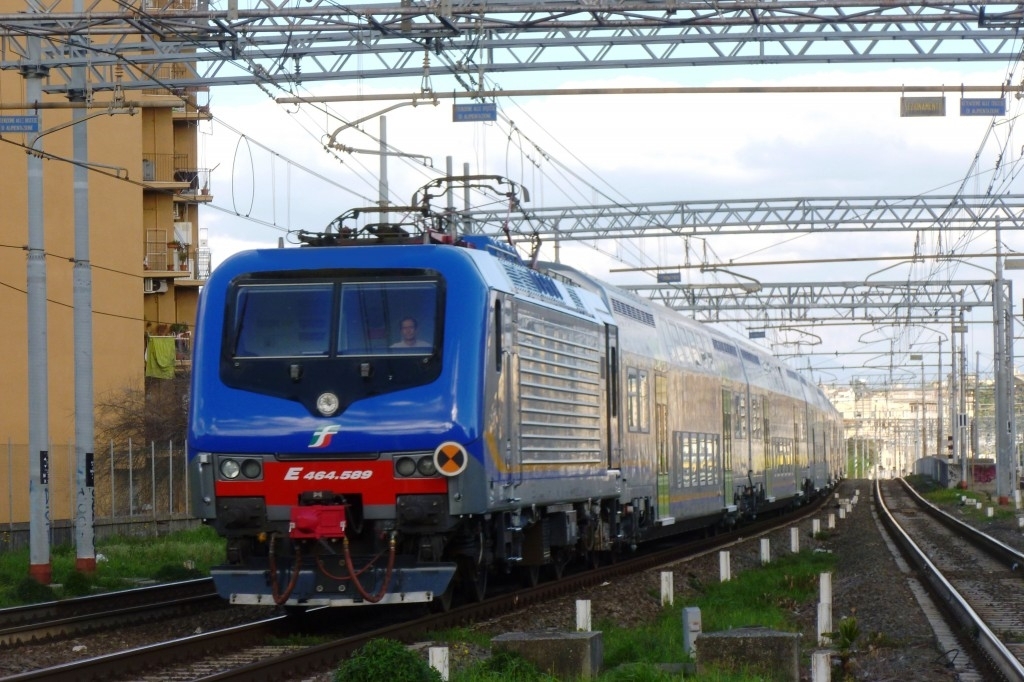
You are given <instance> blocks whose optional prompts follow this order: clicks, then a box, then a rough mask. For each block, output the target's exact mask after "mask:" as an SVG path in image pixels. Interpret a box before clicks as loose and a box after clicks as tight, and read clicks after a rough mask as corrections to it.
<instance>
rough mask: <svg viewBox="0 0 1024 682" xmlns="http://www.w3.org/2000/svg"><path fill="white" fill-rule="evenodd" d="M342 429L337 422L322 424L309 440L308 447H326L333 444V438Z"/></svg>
mask: <svg viewBox="0 0 1024 682" xmlns="http://www.w3.org/2000/svg"><path fill="white" fill-rule="evenodd" d="M340 429H341V427H340V426H338V425H337V424H331V425H330V426H321V427H320V428H319V429H317V430H316V431H314V432H313V437H312V438H311V439H310V441H309V445H307V446H306V447H310V448H326V447H327V446H328V445H330V444H331V439H332V438H334V434H336V433H337V432H338V431H339V430H340Z"/></svg>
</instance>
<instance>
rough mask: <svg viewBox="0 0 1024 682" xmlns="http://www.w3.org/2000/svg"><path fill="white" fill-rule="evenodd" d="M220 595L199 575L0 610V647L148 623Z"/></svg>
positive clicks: (210, 600) (191, 608)
mask: <svg viewBox="0 0 1024 682" xmlns="http://www.w3.org/2000/svg"><path fill="white" fill-rule="evenodd" d="M219 599H220V597H218V596H217V592H216V591H215V590H214V587H213V581H212V580H210V579H209V578H202V579H197V580H186V581H182V582H175V583H165V584H161V585H151V586H147V587H139V588H135V589H131V590H121V591H117V592H105V593H103V594H96V595H91V596H87V597H76V598H74V599H63V600H60V601H52V602H47V603H44V604H29V605H27V606H16V607H12V608H6V609H0V646H11V645H14V644H21V643H26V642H37V641H45V640H48V639H55V638H61V637H73V636H75V635H78V634H81V633H88V632H95V631H98V630H102V629H106V628H111V627H124V626H125V625H128V624H139V623H149V622H153V621H157V620H160V619H163V618H168V617H173V616H178V615H185V614H188V613H193V612H195V610H197V609H199V608H203V606H204V605H209V604H211V603H214V602H216V601H218V600H219Z"/></svg>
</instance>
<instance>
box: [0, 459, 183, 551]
mask: <svg viewBox="0 0 1024 682" xmlns="http://www.w3.org/2000/svg"><path fill="white" fill-rule="evenodd" d="M48 453H49V455H48V457H49V461H48V467H49V503H48V516H49V518H50V531H49V532H50V542H51V544H52V545H61V544H70V543H72V542H73V541H74V527H75V515H74V511H73V510H75V509H76V507H77V504H78V502H77V499H76V498H77V485H78V484H77V480H76V478H77V474H76V472H77V470H78V462H77V457H76V454H75V446H74V444H73V443H69V444H66V445H60V446H52V445H51V447H50V450H49V451H48ZM29 464H30V459H29V448H28V446H27V445H20V444H15V443H12V442H10V441H8V443H7V446H6V449H5V451H4V453H3V456H2V457H0V495H2V496H3V500H4V501H5V502H6V504H3V505H0V551H4V550H6V549H13V548H19V547H23V546H27V544H28V535H29V530H30V529H29V523H30V521H31V517H32V508H31V501H30V497H29V468H30V467H29ZM187 466H188V463H187V461H186V458H185V447H184V445H183V444H181V443H174V442H168V443H163V444H159V443H149V444H146V445H142V446H140V445H138V444H135V443H132V442H131V441H129V442H128V443H127V445H126V446H124V447H121V448H118V447H115V445H114V443H109V444H108V446H107V447H105V448H104V449H102V450H98V451H97V452H96V453H95V456H94V458H93V470H94V476H95V478H94V484H95V486H94V505H93V515H94V527H95V534H96V537H97V538H102V537H105V536H108V535H152V534H159V533H162V532H165V531H172V530H178V529H180V528H186V527H190V526H193V525H196V523H197V522H196V521H195V519H193V518H192V517H191V515H190V514H189V510H188V499H189V483H188V477H187V475H186V471H187Z"/></svg>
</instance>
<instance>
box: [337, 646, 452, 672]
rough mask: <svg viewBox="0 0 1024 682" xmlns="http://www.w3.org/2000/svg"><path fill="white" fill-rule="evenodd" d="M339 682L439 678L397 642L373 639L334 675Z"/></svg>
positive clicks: (423, 662)
mask: <svg viewBox="0 0 1024 682" xmlns="http://www.w3.org/2000/svg"><path fill="white" fill-rule="evenodd" d="M334 679H335V680H337V681H338V682H441V674H440V673H439V672H437V671H436V670H434V669H433V668H431V667H430V665H429V664H428V663H427V662H426V661H424V660H423V659H422V658H420V657H419V656H417V655H416V654H415V653H413V652H411V651H409V650H408V649H406V648H405V646H403V645H402V644H401V643H400V642H396V641H394V640H392V639H374V640H372V641H370V643H369V644H367V645H366V646H364V647H362V648H361V649H359V650H358V651H356V652H355V654H353V655H352V657H351V658H350V659H348V660H347V661H345V662H344V663H342V664H341V665H340V666H338V670H337V671H336V672H335V673H334Z"/></svg>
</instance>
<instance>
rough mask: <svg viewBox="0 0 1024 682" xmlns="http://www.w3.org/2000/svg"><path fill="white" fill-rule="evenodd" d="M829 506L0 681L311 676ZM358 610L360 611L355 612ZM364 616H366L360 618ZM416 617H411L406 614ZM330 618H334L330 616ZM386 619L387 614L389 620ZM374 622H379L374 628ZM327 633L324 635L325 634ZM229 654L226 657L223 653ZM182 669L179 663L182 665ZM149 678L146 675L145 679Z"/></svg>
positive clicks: (282, 618)
mask: <svg viewBox="0 0 1024 682" xmlns="http://www.w3.org/2000/svg"><path fill="white" fill-rule="evenodd" d="M828 500H829V497H828V496H823V497H821V498H819V499H818V500H816V501H815V502H814V503H812V504H810V505H808V506H805V507H803V508H802V509H800V510H798V511H797V512H796V513H794V514H790V515H787V516H786V517H784V518H782V519H778V518H775V519H762V520H759V521H758V522H757V523H755V524H750V525H747V526H744V527H743V528H742V532H734V533H729V534H723V535H719V536H715V537H712V538H703V539H700V540H695V541H693V542H689V543H686V544H680V545H676V546H672V547H668V548H664V549H661V550H658V551H653V552H649V553H645V554H643V555H642V556H636V557H631V558H629V559H627V560H620V561H616V562H614V563H608V564H605V565H602V566H599V567H598V568H596V569H594V570H588V571H581V572H578V573H566V574H564V575H563V577H562V578H561V579H560V580H557V581H553V582H546V583H541V584H539V585H537V586H535V587H531V588H525V589H515V590H511V591H508V592H506V593H503V594H498V595H496V596H493V597H491V598H488V599H486V600H484V601H482V602H477V603H471V604H466V605H463V606H459V607H457V608H454V609H452V610H451V611H448V612H446V613H433V614H426V615H424V611H425V609H424V608H423V607H418V608H412V609H410V610H409V611H406V612H405V614H404V615H405V619H403V620H402V622H398V623H395V622H390V623H383V622H380V619H382V618H384V617H385V615H386V614H395V615H398V611H396V610H391V609H383V610H382V609H380V608H374V607H367V608H366V610H365V611H362V610H361V611H360V614H359V616H360V617H359V618H346V619H345V620H346V621H354V624H353V627H351V628H350V631H349V632H345V633H342V634H340V635H335V638H334V639H332V640H331V641H329V642H326V643H323V644H318V645H315V646H298V645H296V646H292V645H289V644H281V641H288V637H289V635H291V634H295V633H297V632H302V631H306V630H310V631H317V632H320V631H321V630H323V629H324V628H323V627H321V626H320V625H318V619H321V618H323V619H324V621H323V622H324V623H327V622H330V623H331V624H333V625H335V630H334V631H335V632H336V631H337V627H336V623H337V621H338V620H339V619H338V618H337V614H338V611H337V610H331V609H321V610H314V611H310V612H309V613H307V614H306V618H305V619H296V618H288V617H285V616H278V617H275V618H269V619H266V620H264V621H259V622H257V623H252V624H249V625H245V626H237V627H233V628H227V629H224V630H219V631H215V632H209V633H202V634H197V635H195V636H192V637H185V638H181V639H176V640H173V641H169V642H161V643H159V644H154V645H152V646H144V647H137V648H134V649H132V650H130V651H122V652H118V653H116V654H111V655H109V656H97V657H94V658H92V659H87V660H84V661H77V662H73V663H68V664H65V665H61V666H57V667H54V668H46V669H41V670H36V671H32V672H27V673H23V674H19V675H15V676H11V677H7V678H3V682H25V681H28V680H44V679H45V680H54V681H60V680H68V681H74V682H78V681H80V680H100V679H102V680H104V682H111V681H113V680H125V679H131V680H149V679H153V680H156V679H159V680H162V681H166V680H198V679H202V680H204V682H210V681H213V680H218V681H227V680H238V681H243V680H245V681H258V680H268V681H270V680H275V681H278V680H281V679H295V678H296V677H297V676H301V675H304V674H307V673H311V672H322V671H324V670H329V669H331V668H332V667H335V666H337V665H338V663H339V662H340V661H342V660H343V659H345V658H346V657H348V656H349V655H350V654H351V653H352V652H353V651H355V650H356V649H358V648H360V647H361V646H363V645H364V644H366V643H367V642H368V641H370V640H371V639H375V638H380V637H387V638H391V639H397V640H399V641H415V640H417V639H421V638H423V637H424V636H425V635H426V634H427V633H430V632H435V631H440V630H445V629H450V628H454V627H458V626H463V625H466V624H468V623H472V622H475V621H478V620H481V619H487V618H493V617H496V616H499V615H503V614H508V613H512V612H515V611H517V610H519V609H522V608H524V607H526V606H530V605H534V604H539V603H544V602H547V601H549V600H552V599H555V598H557V597H559V596H563V595H566V594H572V593H576V592H578V591H580V590H582V589H585V588H587V587H591V586H595V585H600V584H602V583H604V582H606V581H612V580H621V579H625V578H628V577H629V576H630V575H633V574H635V573H638V572H640V571H644V570H647V569H650V568H654V567H657V566H661V565H665V564H668V563H672V562H675V561H679V560H680V559H682V558H686V557H694V556H699V555H701V554H703V553H708V552H715V551H719V550H721V549H725V548H728V547H730V546H733V545H736V544H738V543H740V542H747V541H749V540H750V539H751V538H754V537H757V536H758V535H759V534H763V533H768V532H770V531H772V530H774V529H777V528H778V527H780V526H782V525H790V524H793V523H796V522H799V521H800V520H803V519H806V518H807V517H809V516H811V515H813V514H815V513H817V512H818V511H819V510H820V508H821V507H822V505H824V504H825V502H826V501H828ZM354 608H360V607H354ZM345 613H346V614H348V613H351V611H349V610H345ZM364 613H365V614H367V618H363V615H364ZM413 613H415V614H417V616H418V617H413V616H412V615H410V614H413ZM332 616H333V617H332ZM391 619H392V621H393V619H394V616H391ZM374 620H378V623H377V624H374V622H373V621H374ZM327 631H330V630H327ZM229 654H230V655H229ZM183 661H184V662H187V663H182V662H183ZM147 675H152V676H147Z"/></svg>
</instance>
